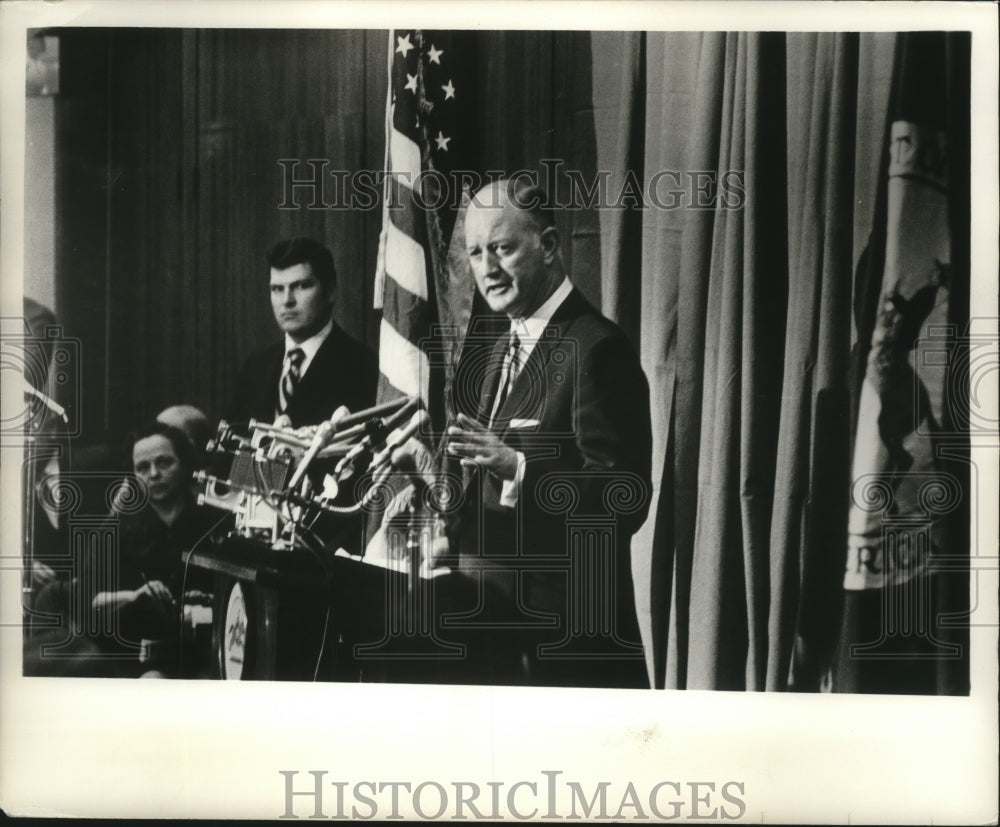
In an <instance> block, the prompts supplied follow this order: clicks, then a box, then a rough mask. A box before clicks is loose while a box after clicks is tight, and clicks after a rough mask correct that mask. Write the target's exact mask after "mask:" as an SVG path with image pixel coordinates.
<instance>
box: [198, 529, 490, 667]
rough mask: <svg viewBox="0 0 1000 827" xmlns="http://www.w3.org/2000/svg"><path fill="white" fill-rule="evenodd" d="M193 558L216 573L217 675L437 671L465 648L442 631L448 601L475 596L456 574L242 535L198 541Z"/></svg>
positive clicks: (459, 657) (451, 603)
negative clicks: (282, 546) (420, 571)
mask: <svg viewBox="0 0 1000 827" xmlns="http://www.w3.org/2000/svg"><path fill="white" fill-rule="evenodd" d="M190 564H191V565H193V566H197V567H199V568H202V569H206V570H208V571H211V572H213V573H214V575H215V591H214V603H213V621H212V660H213V662H212V669H211V675H212V677H214V678H221V679H229V680H298V681H312V680H325V681H331V680H333V681H336V680H339V681H359V680H374V681H395V680H404V681H405V680H410V679H413V676H414V675H416V676H418V677H417V678H416V679H417V680H423V679H424V678H421V677H419V676H422V675H429V676H430V677H428V678H426V679H428V680H433V679H434V678H433V674H434V672H435V668H436V667H435V664H437V665H440V664H444V665H447V664H449V663H455V662H456V661H461V660H462V658H463V657H464V654H465V650H464V647H463V646H462V644H460V643H456V642H454V641H449V640H447V639H445V636H444V635H442V633H441V622H440V621H441V618H442V616H443V615H444V614H446V613H447V611H448V607H450V606H454V605H460V604H462V605H467V604H468V601H469V600H472V601H473V602H474V601H475V599H476V597H475V595H471V596H470V594H469V588H468V584H467V583H463V582H462V578H460V577H458V576H456V575H453V574H449V573H445V574H442V575H440V576H437V577H433V578H419V579H416V580H414V582H413V584H411V580H410V577H409V576H408V575H407V574H406V573H404V572H400V571H396V570H392V569H386V568H382V567H380V566H376V565H372V564H369V563H365V562H361V561H358V560H356V559H353V558H351V557H347V556H340V555H335V554H333V553H331V552H323V553H313V552H311V551H308V550H305V549H292V550H284V551H276V550H273V549H272V548H271V547H270V546H268V545H266V544H264V543H260V542H257V541H254V540H248V539H243V538H231V539H227V540H225V541H223V542H222V543H220V544H218V545H215V546H212V547H208V548H204V549H201V550H197V551H195V552H194V553H193V554H192V555H191V559H190ZM414 584H415V585H414Z"/></svg>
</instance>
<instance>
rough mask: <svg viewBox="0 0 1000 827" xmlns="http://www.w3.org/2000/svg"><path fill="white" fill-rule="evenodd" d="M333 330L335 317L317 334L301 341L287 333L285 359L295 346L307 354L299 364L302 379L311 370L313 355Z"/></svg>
mask: <svg viewBox="0 0 1000 827" xmlns="http://www.w3.org/2000/svg"><path fill="white" fill-rule="evenodd" d="M331 330H333V319H330V321H328V322H327V323H326V324H325V325H324V326H323V329H322V330H321V331H320V332H319V333H317V334H316V335H315V336H310V337H309V338H308V339H306V340H305V341H304V342H301V343H299V342H296V341H295V340H294V339H293V338H292V337H291V336H289V335H288V334H287V333H286V334H285V359H286V360H287V359H288V354H289V353H291V351H293V350H295V348H298V349H299V350H301V351H302V352H303V353H304V354H305V358H303V360H302V364H301V365H299V378H300V379H301V378H302V377H303V376H305V375H306V371H307V370H309V365H310V364H311V363H312V360H313V357H314V356H315V355H316V351H317V350H319V349H320V346H321V345H322V344H323V342H325V341H326V337H327V336H329V335H330V331H331ZM282 364H284V363H282ZM282 375H284V371H282ZM279 381H280V380H279Z"/></svg>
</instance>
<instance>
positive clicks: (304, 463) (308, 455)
mask: <svg viewBox="0 0 1000 827" xmlns="http://www.w3.org/2000/svg"><path fill="white" fill-rule="evenodd" d="M347 416H348V411H347V408H345V407H343V406H341V407H339V408H337V410H336V411H334V412H333V416H331V417H330V418H329V419H326V420H324V421H323V422H321V423H320V424H319V427H318V428H317V429H316V433H315V435H314V436H313V438H312V442H311V443H310V444H309V448H308V449H307V450H306V452H305V454H303V455H302V460H301V461H300V462H299V464H298V466H297V467H296V469H295V473H294V474H292V478H291V480H290V481H289V483H288V490H289V491H294V490H295V488H296V486H298V484H299V483H300V482H302V478H303V477H304V476H305V475H306V470H307V469H308V468H309V464H310V463H311V462H312V461H313V460H314V459H316V454H318V453H319V452H320V451H322V450H323V449H324V448H325V447H326V446H327V445H329V444H330V442H331V440H332V439H333V437H334V435H335V434H336V433H337V425H338V424H339V423H340V422H342V421H343V420H344V419H346V418H347Z"/></svg>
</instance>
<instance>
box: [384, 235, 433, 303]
mask: <svg viewBox="0 0 1000 827" xmlns="http://www.w3.org/2000/svg"><path fill="white" fill-rule="evenodd" d="M385 244H386V247H385V273H386V275H387V276H389V278H391V279H392V280H393V281H394V282H396V284H398V285H399V286H400V287H402V288H403V289H405V290H406V291H407V292H408V293H412V294H413V295H414V296H419V297H420V298H421V299H423V300H424V301H427V266H426V264H425V262H424V248H423V246H422V245H421V244H420V243H419V242H417V241H415V240H414V239H412V238H411V237H410V236H408V235H407V234H406V233H404V232H402V231H401V230H400V229H399V228H398V227H397V226H396V225H395V223H392V222H390V224H389V227H388V232H387V234H386V240H385ZM385 289H388V283H387V284H386V285H385ZM382 304H383V308H384V307H385V304H386V302H385V297H384V296H383V299H382ZM383 312H384V311H383Z"/></svg>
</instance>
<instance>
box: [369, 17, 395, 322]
mask: <svg viewBox="0 0 1000 827" xmlns="http://www.w3.org/2000/svg"><path fill="white" fill-rule="evenodd" d="M395 31H396V30H395V29H389V47H388V49H387V50H386V76H387V78H388V83H387V84H386V87H385V153H384V157H383V161H382V169H383V170H384V171H385V177H384V178H383V179H382V229H381V230H380V231H379V234H378V256H377V257H376V259H375V296H374V297H373V302H372V307H374V309H375V310H381V309H382V302H383V299H384V294H385V244H386V237H387V231H386V226H387V225H386V222H387V221H388V220H389V176H390V175H392V170H391V169H389V143H390V141H391V139H392V53H393V49H392V38H393V35H394V33H395Z"/></svg>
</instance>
